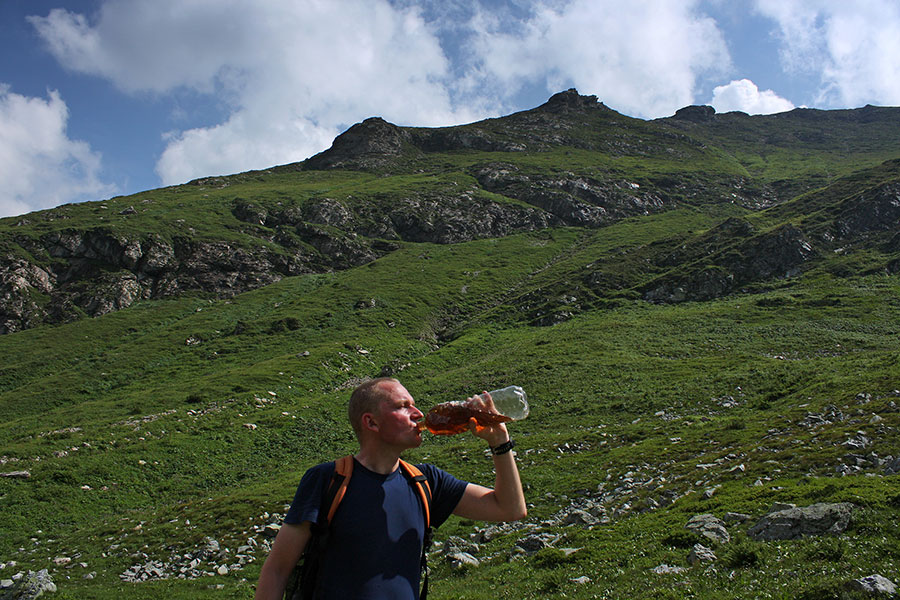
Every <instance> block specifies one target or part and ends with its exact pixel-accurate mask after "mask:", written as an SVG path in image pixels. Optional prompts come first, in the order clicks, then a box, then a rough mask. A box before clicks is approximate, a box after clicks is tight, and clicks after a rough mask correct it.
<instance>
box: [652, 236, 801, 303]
mask: <svg viewBox="0 0 900 600" xmlns="http://www.w3.org/2000/svg"><path fill="white" fill-rule="evenodd" d="M726 225H727V227H728V228H729V229H734V228H735V223H734V222H730V221H729V222H726V223H725V224H723V226H726ZM744 231H745V232H746V233H750V232H751V231H752V230H751V229H744ZM705 247H707V248H709V247H710V246H709V245H706V246H705ZM713 247H714V246H713ZM815 256H816V251H815V250H814V249H813V247H812V245H811V244H810V242H809V241H808V240H807V239H806V236H805V235H804V234H803V232H802V231H801V230H799V229H798V228H796V227H794V226H793V225H784V226H782V227H779V228H777V229H775V230H773V231H771V232H768V233H764V234H761V235H758V236H754V237H750V238H747V239H746V240H744V241H742V242H738V243H732V244H731V245H730V246H727V247H725V248H722V249H721V250H719V251H718V252H715V253H713V254H711V255H710V256H708V257H705V258H704V259H703V260H702V261H699V260H698V261H697V262H694V263H692V264H688V265H685V266H682V267H681V268H679V269H678V270H676V271H675V272H673V273H671V274H668V275H664V276H663V277H661V278H658V279H656V280H654V281H653V282H651V283H650V284H648V285H646V286H644V288H643V291H644V299H645V300H647V301H649V302H662V303H666V302H684V301H686V300H710V299H712V298H718V297H721V296H724V295H727V294H730V293H733V292H735V291H737V290H739V289H740V288H741V287H742V286H746V285H748V284H751V283H755V282H761V281H766V280H768V279H772V278H783V277H793V276H796V275H799V274H800V273H801V272H802V269H803V266H804V265H805V264H806V263H807V262H808V261H810V260H811V259H813V258H814V257H815Z"/></svg>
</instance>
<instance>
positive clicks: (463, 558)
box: [447, 552, 481, 569]
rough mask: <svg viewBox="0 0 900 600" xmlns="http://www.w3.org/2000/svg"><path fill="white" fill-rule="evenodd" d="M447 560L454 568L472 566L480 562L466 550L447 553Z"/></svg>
mask: <svg viewBox="0 0 900 600" xmlns="http://www.w3.org/2000/svg"><path fill="white" fill-rule="evenodd" d="M447 561H448V562H449V563H450V566H451V567H452V568H454V569H465V568H473V567H477V566H479V565H480V564H481V561H479V560H478V559H477V558H475V557H474V556H472V555H471V554H469V553H468V552H454V553H452V554H448V555H447Z"/></svg>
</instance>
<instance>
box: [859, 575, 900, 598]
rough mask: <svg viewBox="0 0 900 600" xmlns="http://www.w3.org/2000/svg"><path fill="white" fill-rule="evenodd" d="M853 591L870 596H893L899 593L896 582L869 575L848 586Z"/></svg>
mask: <svg viewBox="0 0 900 600" xmlns="http://www.w3.org/2000/svg"><path fill="white" fill-rule="evenodd" d="M847 587H848V588H849V589H851V590H855V591H858V592H863V593H865V594H868V595H870V596H888V597H889V596H893V595H894V594H896V593H897V586H896V585H894V582H893V581H891V580H890V579H888V578H887V577H883V576H881V575H869V576H867V577H860V578H859V579H854V580H853V581H851V582H850V583H848V584H847Z"/></svg>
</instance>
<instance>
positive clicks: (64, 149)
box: [0, 84, 115, 217]
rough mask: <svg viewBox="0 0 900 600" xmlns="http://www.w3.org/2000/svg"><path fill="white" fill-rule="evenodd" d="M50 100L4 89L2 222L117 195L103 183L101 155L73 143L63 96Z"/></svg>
mask: <svg viewBox="0 0 900 600" xmlns="http://www.w3.org/2000/svg"><path fill="white" fill-rule="evenodd" d="M48 96H49V97H48V98H47V99H46V100H44V99H42V98H32V97H26V96H22V95H20V94H14V93H12V92H11V91H10V90H9V86H7V85H4V84H0V217H2V216H11V215H18V214H22V213H25V212H29V211H33V210H39V209H42V208H49V207H52V206H57V205H59V204H64V203H67V202H78V201H83V200H98V199H99V198H100V197H101V196H103V195H109V194H112V193H114V192H115V186H113V185H109V184H106V183H103V182H102V181H101V180H100V177H99V171H100V155H99V154H98V153H96V152H93V151H92V150H91V148H90V146H89V145H88V144H86V143H85V142H82V141H78V140H71V139H69V137H68V135H67V132H66V123H67V122H68V118H69V111H68V108H67V107H66V103H65V102H64V101H63V100H62V99H61V98H60V96H59V93H57V92H56V91H51V92H49V94H48Z"/></svg>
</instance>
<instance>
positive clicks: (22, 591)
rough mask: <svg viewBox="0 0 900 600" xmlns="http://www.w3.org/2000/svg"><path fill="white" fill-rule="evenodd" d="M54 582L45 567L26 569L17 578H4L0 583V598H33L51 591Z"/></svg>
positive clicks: (15, 599)
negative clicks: (25, 571) (26, 570)
mask: <svg viewBox="0 0 900 600" xmlns="http://www.w3.org/2000/svg"><path fill="white" fill-rule="evenodd" d="M55 591H56V584H55V583H53V579H52V578H51V577H50V573H49V572H48V571H47V569H41V570H40V571H28V573H27V574H25V575H24V576H23V577H20V578H19V579H18V580H14V579H4V580H3V581H2V584H0V600H35V599H36V598H41V597H44V598H46V596H44V592H50V593H53V592H55Z"/></svg>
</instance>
